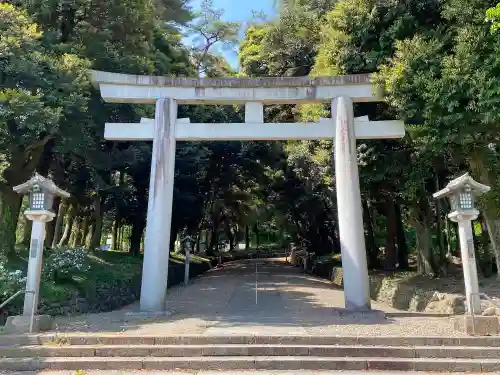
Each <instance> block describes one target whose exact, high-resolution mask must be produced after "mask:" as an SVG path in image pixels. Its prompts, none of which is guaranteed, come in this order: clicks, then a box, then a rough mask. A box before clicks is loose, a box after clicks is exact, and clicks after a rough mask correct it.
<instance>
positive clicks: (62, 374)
mask: <svg viewBox="0 0 500 375" xmlns="http://www.w3.org/2000/svg"><path fill="white" fill-rule="evenodd" d="M230 373H231V375H248V371H231V372H230ZM39 374H43V375H74V371H43V372H41V371H26V372H24V371H23V372H10V373H9V375H39ZM85 374H86V375H160V374H162V375H163V374H165V372H164V371H144V370H142V371H122V370H120V371H118V370H116V371H113V370H108V371H106V370H89V371H85ZM220 374H221V372H220V371H182V372H176V371H169V372H168V375H220ZM363 374H376V375H422V373H421V372H409V371H387V372H384V371H374V372H370V371H364V372H363ZM440 374H441V375H465V374H468V373H464V372H453V373H451V372H441V373H440ZM490 374H491V375H497V374H500V373H498V372H491V373H490ZM252 375H359V371H330V370H323V371H313V370H290V371H283V370H278V371H252Z"/></svg>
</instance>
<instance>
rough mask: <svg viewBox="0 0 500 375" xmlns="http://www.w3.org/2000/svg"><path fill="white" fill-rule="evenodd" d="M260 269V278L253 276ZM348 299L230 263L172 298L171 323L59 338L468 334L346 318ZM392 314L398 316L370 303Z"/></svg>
mask: <svg viewBox="0 0 500 375" xmlns="http://www.w3.org/2000/svg"><path fill="white" fill-rule="evenodd" d="M256 270H257V272H256ZM256 286H257V288H256ZM343 306H344V295H343V292H342V290H340V289H337V288H336V287H335V286H334V285H333V284H332V283H330V282H329V281H327V280H323V279H319V278H316V277H313V276H309V275H305V274H303V273H301V272H300V270H299V269H298V268H295V267H292V266H290V265H287V264H286V263H284V262H282V261H280V260H270V259H268V260H262V259H259V260H247V261H238V262H233V263H231V264H227V265H226V266H225V267H224V268H222V269H215V270H212V271H210V272H208V273H206V274H205V275H204V276H202V277H199V278H197V279H195V280H193V281H192V283H191V284H190V285H189V286H188V287H182V286H178V287H174V288H172V289H170V290H169V292H168V301H167V308H168V310H169V311H171V316H168V317H149V318H148V317H144V316H130V315H129V314H127V313H130V312H134V311H137V308H138V306H137V304H136V305H131V306H128V307H127V308H125V309H123V310H119V311H114V312H110V313H102V314H88V315H82V316H75V317H58V318H56V324H57V329H56V330H57V331H59V332H75V333H76V332H95V333H104V332H108V333H117V334H120V335H127V334H130V335H138V334H144V335H153V334H154V335H180V334H203V335H247V334H267V335H331V336H463V334H460V333H458V332H455V331H454V329H453V322H452V319H451V318H436V317H426V316H418V317H390V316H389V317H388V318H383V317H381V314H377V313H374V314H369V315H365V316H359V315H356V316H353V315H346V314H345V312H344V311H343V310H342V307H343ZM372 307H373V308H374V309H378V310H382V311H385V312H387V313H395V312H397V310H395V309H393V308H389V307H388V306H384V305H381V304H377V303H375V302H374V303H373V305H372Z"/></svg>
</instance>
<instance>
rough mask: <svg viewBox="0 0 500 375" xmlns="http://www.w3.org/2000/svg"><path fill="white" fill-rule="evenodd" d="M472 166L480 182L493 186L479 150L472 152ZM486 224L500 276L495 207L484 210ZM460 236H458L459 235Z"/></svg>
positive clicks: (498, 224)
mask: <svg viewBox="0 0 500 375" xmlns="http://www.w3.org/2000/svg"><path fill="white" fill-rule="evenodd" d="M469 164H470V166H471V168H472V169H473V170H474V171H475V172H476V174H477V175H478V179H479V182H481V183H482V184H485V185H488V186H491V183H490V176H489V175H488V171H487V169H486V168H485V166H484V163H483V159H482V156H481V155H480V153H479V152H478V151H476V152H473V153H472V157H471V159H470V161H469ZM483 216H484V220H485V221H486V226H487V227H488V236H489V237H490V242H491V250H492V252H493V254H494V255H495V263H496V266H497V270H499V271H497V277H498V278H500V220H499V219H498V217H497V215H496V212H495V207H491V208H487V209H486V210H485V211H484V212H483ZM457 238H458V237H457Z"/></svg>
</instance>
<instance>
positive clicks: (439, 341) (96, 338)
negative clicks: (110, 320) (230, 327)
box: [0, 334, 500, 347]
mask: <svg viewBox="0 0 500 375" xmlns="http://www.w3.org/2000/svg"><path fill="white" fill-rule="evenodd" d="M51 344H58V345H224V344H241V345H243V344H262V345H278V344H281V345H366V346H470V347H479V346H482V347H500V337H487V336H483V337H477V336H476V337H389V336H385V337H355V336H344V337H336V336H236V335H229V336H200V335H185V336H118V335H88V336H83V335H70V334H68V335H66V334H64V335H62V334H57V335H54V334H50V335H21V336H20V335H16V336H11V335H0V347H2V346H20V345H51Z"/></svg>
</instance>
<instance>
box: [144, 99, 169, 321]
mask: <svg viewBox="0 0 500 375" xmlns="http://www.w3.org/2000/svg"><path fill="white" fill-rule="evenodd" d="M154 121H155V127H154V136H153V153H152V161H151V177H150V178H151V179H150V182H149V198H148V213H147V226H146V238H145V249H144V262H143V268H142V286H141V300H140V309H141V311H144V312H154V313H161V312H164V311H165V310H166V293H167V284H168V262H169V255H170V227H171V223H172V201H173V193H174V175H175V173H174V172H175V143H176V141H175V125H176V121H177V102H176V101H175V100H173V99H170V98H160V99H158V100H157V101H156V111H155V120H154Z"/></svg>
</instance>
